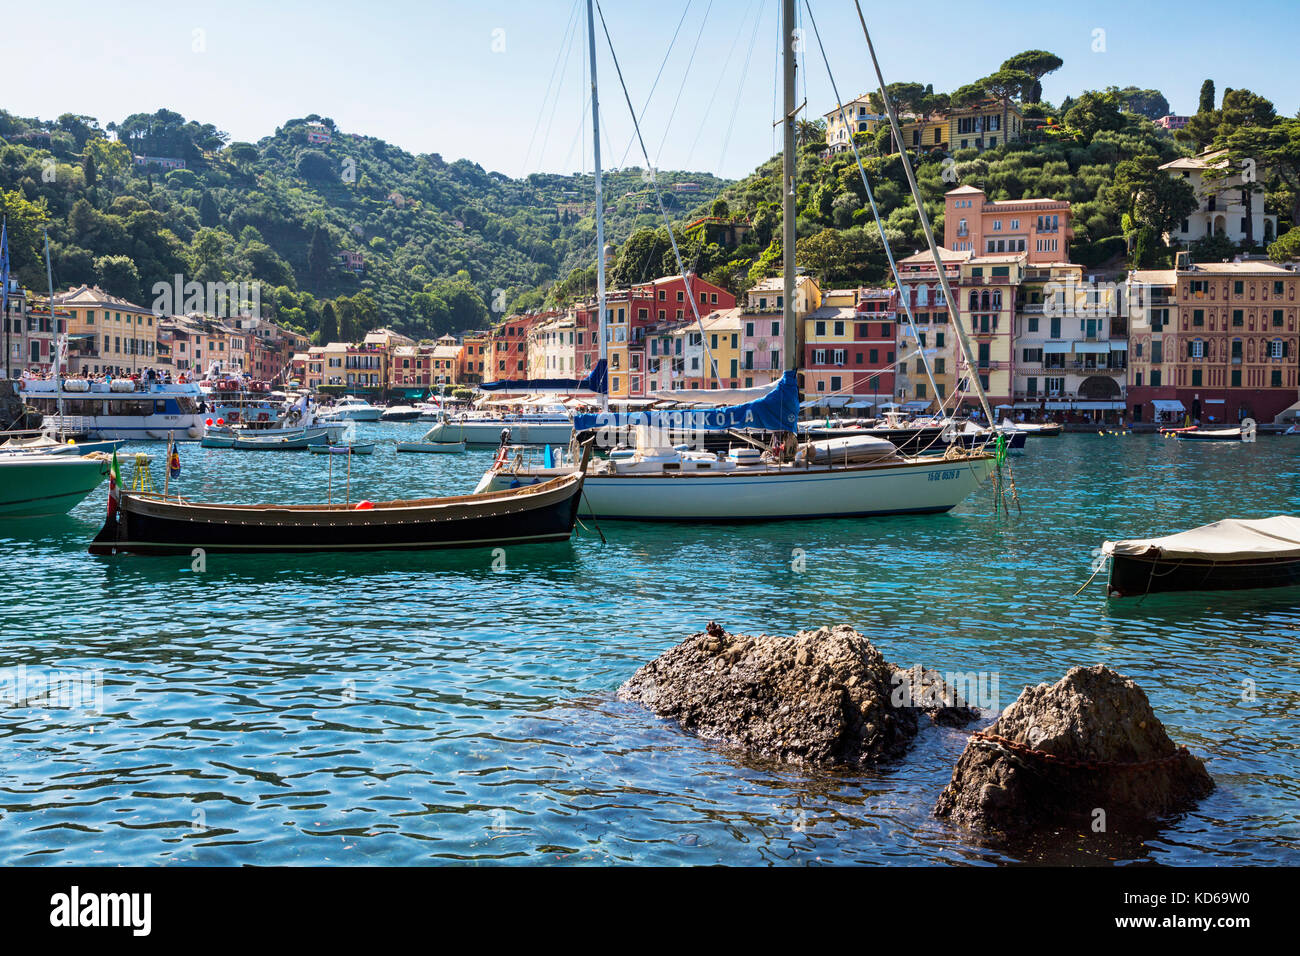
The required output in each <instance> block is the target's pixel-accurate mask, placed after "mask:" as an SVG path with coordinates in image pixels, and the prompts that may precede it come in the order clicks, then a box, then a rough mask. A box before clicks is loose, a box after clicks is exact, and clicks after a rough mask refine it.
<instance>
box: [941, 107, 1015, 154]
mask: <svg viewBox="0 0 1300 956" xmlns="http://www.w3.org/2000/svg"><path fill="white" fill-rule="evenodd" d="M1004 113H1005V116H1006V126H1007V128H1006V130H1005V131H1004V130H1003V129H1002V123H1003V115H1004ZM947 122H948V148H949V149H950V150H958V149H978V150H985V149H991V148H993V147H994V146H1001V145H1002V144H1003V143H1006V142H1009V141H1011V140H1017V139H1020V135H1021V130H1022V129H1023V128H1024V122H1025V118H1024V115H1023V114H1022V113H1021V112H1020V107H1019V106H1017V105H1016V104H1015V103H1013V102H1007V103H1005V104H1004V103H1003V102H1002V101H1001V100H997V99H987V100H981V101H980V102H978V103H972V104H970V105H969V106H963V107H960V108H956V109H950V110H949V111H948V117H947Z"/></svg>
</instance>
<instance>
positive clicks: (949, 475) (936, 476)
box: [930, 468, 961, 481]
mask: <svg viewBox="0 0 1300 956" xmlns="http://www.w3.org/2000/svg"><path fill="white" fill-rule="evenodd" d="M960 474H961V469H960V468H949V469H947V470H946V471H932V472H930V480H931V481H952V480H953V479H954V478H956V477H957V476H958V475H960Z"/></svg>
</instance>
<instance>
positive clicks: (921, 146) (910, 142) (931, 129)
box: [898, 113, 950, 151]
mask: <svg viewBox="0 0 1300 956" xmlns="http://www.w3.org/2000/svg"><path fill="white" fill-rule="evenodd" d="M898 125H899V129H900V130H901V131H902V133H903V147H904V148H905V149H908V150H912V151H915V150H931V149H946V148H947V147H948V130H949V127H950V124H949V122H948V117H947V116H946V115H944V114H943V113H934V114H932V115H930V116H908V117H899V122H898Z"/></svg>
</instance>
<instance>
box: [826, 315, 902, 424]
mask: <svg viewBox="0 0 1300 956" xmlns="http://www.w3.org/2000/svg"><path fill="white" fill-rule="evenodd" d="M850 296H851V297H852V298H855V299H856V303H855V304H853V305H847V304H843V305H834V304H832V305H823V306H822V307H821V308H820V309H817V310H816V311H814V312H812V313H811V314H809V315H808V316H807V317H806V318H805V319H804V343H805V344H804V363H803V366H804V376H803V377H804V395H805V398H807V399H819V398H825V399H826V400H827V404H828V405H830V406H832V407H834V406H844V405H847V404H849V403H850V402H853V403H870V404H871V405H873V406H874V405H882V404H884V403H885V402H888V401H891V400H892V398H893V394H894V359H895V350H896V345H895V333H896V321H897V320H896V314H895V309H896V308H897V305H898V303H897V298H896V293H895V292H894V291H893V290H892V289H859V290H857V292H856V293H836V292H828V293H827V294H826V297H825V300H826V301H829V302H832V303H834V302H836V301H842V300H843V299H844V298H847V297H850Z"/></svg>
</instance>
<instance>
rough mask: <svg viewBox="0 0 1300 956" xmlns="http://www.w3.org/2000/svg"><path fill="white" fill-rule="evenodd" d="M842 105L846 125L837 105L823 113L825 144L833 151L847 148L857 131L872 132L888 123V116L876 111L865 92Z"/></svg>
mask: <svg viewBox="0 0 1300 956" xmlns="http://www.w3.org/2000/svg"><path fill="white" fill-rule="evenodd" d="M843 106H844V113H845V114H847V116H848V125H845V122H844V116H843V115H841V112H840V108H839V107H836V108H835V109H833V110H831V111H830V112H829V113H827V114H825V116H826V145H827V146H828V147H829V148H830V150H831V152H833V153H839V152H843V151H845V150H848V149H849V143H850V141H851V140H852V139H853V137H854V136H856V135H857V134H858V133H874V132H875V131H876V130H878V129H880V128H881V127H882V126H888V125H889V117H888V116H886V115H885V114H884V113H877V112H876V111H875V109H874V108H873V107H872V105H871V98H870V97H869V96H868V95H867V94H865V93H864V94H863V95H862V96H859V97H858V98H857V99H855V100H852V101H850V102H848V103H844V104H843Z"/></svg>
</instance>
